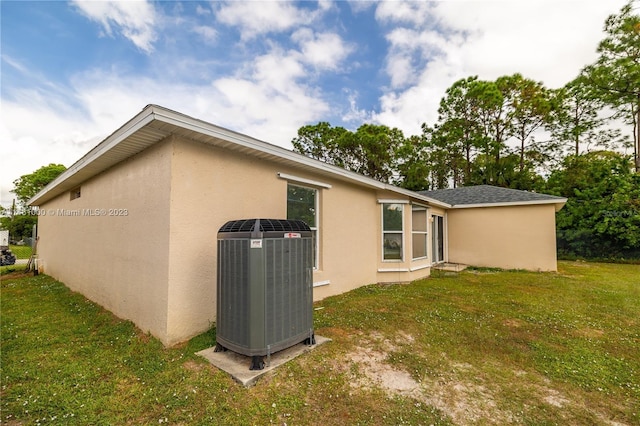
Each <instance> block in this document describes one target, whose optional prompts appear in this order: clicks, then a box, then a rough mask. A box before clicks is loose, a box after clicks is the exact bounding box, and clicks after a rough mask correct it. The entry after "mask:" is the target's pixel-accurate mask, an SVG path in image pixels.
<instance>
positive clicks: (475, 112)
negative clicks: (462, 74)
mask: <svg viewBox="0 0 640 426" xmlns="http://www.w3.org/2000/svg"><path fill="white" fill-rule="evenodd" d="M478 85H479V83H478V77H477V76H472V77H468V78H465V79H461V80H458V81H456V82H455V83H453V85H452V86H451V87H449V88H448V89H447V91H446V93H445V96H444V97H443V98H442V100H441V101H440V107H439V108H438V122H439V124H438V125H437V132H438V138H437V140H438V141H439V144H438V145H439V148H441V149H445V150H447V151H448V152H449V154H450V157H449V158H450V161H449V166H450V168H451V172H452V174H453V187H454V188H455V187H457V186H460V185H468V184H469V183H470V179H471V163H472V161H473V158H474V157H475V155H476V152H477V150H478V149H479V148H480V147H481V146H482V145H483V144H482V143H481V140H483V135H484V132H483V130H484V129H483V126H482V121H481V112H480V109H481V99H479V96H478V95H479V90H478Z"/></svg>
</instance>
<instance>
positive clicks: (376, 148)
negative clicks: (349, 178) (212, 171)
mask: <svg viewBox="0 0 640 426" xmlns="http://www.w3.org/2000/svg"><path fill="white" fill-rule="evenodd" d="M404 143H405V141H404V135H403V134H402V131H401V130H399V129H396V128H393V129H392V128H389V127H387V126H383V125H375V124H363V125H362V126H360V127H359V128H358V129H357V130H356V131H355V132H351V131H349V130H347V129H344V128H342V127H332V126H331V125H330V124H329V123H326V122H320V123H318V124H316V125H309V126H303V127H301V128H300V129H299V130H298V137H296V138H294V139H293V140H292V144H293V147H294V150H295V151H297V152H299V153H301V154H304V155H307V156H309V157H311V158H315V159H316V160H320V161H324V162H325V163H328V164H333V165H336V166H338V167H343V168H345V169H347V170H350V171H353V172H356V173H360V174H362V175H364V176H368V177H371V178H373V179H377V180H379V181H381V182H385V183H390V182H391V181H392V180H393V178H394V177H396V175H397V164H398V157H397V151H398V150H399V149H400V148H401V147H402V146H403V145H404Z"/></svg>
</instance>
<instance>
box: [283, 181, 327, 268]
mask: <svg viewBox="0 0 640 426" xmlns="http://www.w3.org/2000/svg"><path fill="white" fill-rule="evenodd" d="M289 186H294V187H296V188H302V189H307V190H311V191H313V192H314V197H313V198H314V206H313V208H314V222H315V224H314V226H311V225H309V224H307V225H309V228H310V229H311V234H312V236H313V237H312V241H313V245H314V247H313V249H314V256H313V270H314V271H316V270H319V269H320V190H319V189H318V188H314V187H311V186H307V185H300V184H298V183H292V182H289V181H288V182H287V204H286V205H287V219H290V218H289ZM294 220H295V219H294Z"/></svg>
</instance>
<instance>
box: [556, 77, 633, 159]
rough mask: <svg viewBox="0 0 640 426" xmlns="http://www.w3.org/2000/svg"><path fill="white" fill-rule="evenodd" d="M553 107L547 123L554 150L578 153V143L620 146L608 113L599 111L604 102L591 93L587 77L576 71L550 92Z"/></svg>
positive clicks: (608, 146) (618, 133) (621, 139)
mask: <svg viewBox="0 0 640 426" xmlns="http://www.w3.org/2000/svg"><path fill="white" fill-rule="evenodd" d="M553 102H554V104H555V108H554V109H553V111H552V120H551V123H550V124H549V125H548V129H549V131H550V132H551V135H552V140H553V142H554V144H555V147H556V150H557V151H558V152H559V153H560V154H564V153H566V152H568V153H570V154H573V155H580V154H581V147H586V148H583V149H586V151H590V149H591V147H599V148H601V149H607V150H615V149H617V148H619V147H620V146H624V144H625V141H624V139H623V138H622V137H621V132H620V130H619V129H615V128H611V127H609V126H608V125H609V124H610V121H611V117H605V116H604V115H603V111H604V108H605V106H606V104H605V103H604V101H603V100H602V99H600V98H599V97H598V96H596V94H595V93H594V89H593V87H592V86H591V85H590V84H589V81H588V78H587V77H586V76H585V75H584V74H580V75H579V76H578V77H576V78H575V79H574V80H572V81H570V82H569V83H567V84H566V85H565V86H564V87H563V88H561V89H559V90H556V91H555V92H554V101H553Z"/></svg>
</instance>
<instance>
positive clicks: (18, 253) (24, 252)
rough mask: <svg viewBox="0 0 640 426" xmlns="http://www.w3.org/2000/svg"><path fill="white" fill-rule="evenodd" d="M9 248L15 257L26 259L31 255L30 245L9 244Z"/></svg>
mask: <svg viewBox="0 0 640 426" xmlns="http://www.w3.org/2000/svg"><path fill="white" fill-rule="evenodd" d="M9 250H11V252H12V253H13V254H14V256H15V257H16V259H28V258H30V257H31V252H32V250H31V246H16V245H10V246H9Z"/></svg>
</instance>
